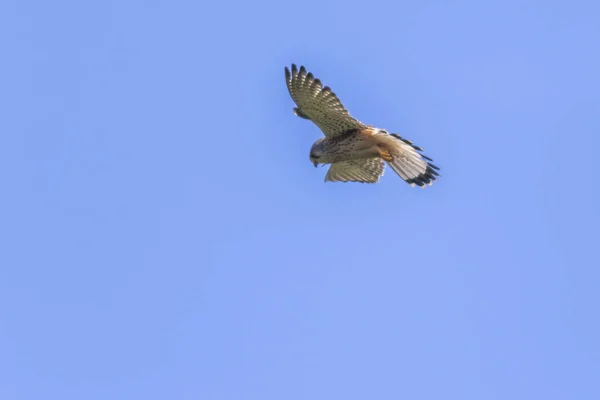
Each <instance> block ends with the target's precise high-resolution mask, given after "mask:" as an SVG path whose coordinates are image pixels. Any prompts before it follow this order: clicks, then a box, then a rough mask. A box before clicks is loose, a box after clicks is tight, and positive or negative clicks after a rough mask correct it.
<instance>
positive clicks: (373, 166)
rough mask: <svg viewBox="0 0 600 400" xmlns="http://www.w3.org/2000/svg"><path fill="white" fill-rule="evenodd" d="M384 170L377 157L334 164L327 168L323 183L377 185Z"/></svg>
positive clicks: (381, 161) (380, 160)
mask: <svg viewBox="0 0 600 400" xmlns="http://www.w3.org/2000/svg"><path fill="white" fill-rule="evenodd" d="M384 168H385V163H384V162H383V160H382V159H381V158H379V157H376V158H363V159H359V160H348V161H340V162H335V163H333V164H331V167H329V171H327V176H325V182H362V183H377V182H378V181H379V178H380V177H381V176H382V175H383V169H384Z"/></svg>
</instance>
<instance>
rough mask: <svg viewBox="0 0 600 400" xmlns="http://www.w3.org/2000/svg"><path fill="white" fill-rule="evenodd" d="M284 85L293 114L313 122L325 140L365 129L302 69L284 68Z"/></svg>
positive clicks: (338, 101)
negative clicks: (285, 85) (293, 105)
mask: <svg viewBox="0 0 600 400" xmlns="http://www.w3.org/2000/svg"><path fill="white" fill-rule="evenodd" d="M285 81H286V84H287V87H288V90H289V92H290V95H291V96H292V99H293V100H294V102H295V103H296V105H297V106H298V107H296V108H294V113H295V114H296V115H297V116H299V117H301V118H304V119H309V120H311V121H312V122H314V123H315V124H316V125H317V126H318V127H319V128H321V130H322V131H323V133H324V134H325V136H326V137H333V136H336V135H340V134H342V133H344V132H346V131H348V130H351V129H360V128H365V127H366V125H365V124H363V123H362V122H360V121H358V120H357V119H356V118H353V117H351V116H350V113H348V110H346V108H345V107H344V106H343V104H342V102H341V101H340V99H338V97H337V96H336V95H335V93H333V92H332V91H331V89H330V88H329V87H327V86H325V87H323V84H322V83H321V81H320V80H318V79H315V77H314V76H313V74H312V73H310V72H307V71H306V68H304V67H303V66H300V69H298V67H296V65H295V64H292V70H291V72H290V70H289V69H288V67H285Z"/></svg>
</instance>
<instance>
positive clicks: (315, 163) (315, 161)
mask: <svg viewBox="0 0 600 400" xmlns="http://www.w3.org/2000/svg"><path fill="white" fill-rule="evenodd" d="M312 162H313V165H314V166H315V168H317V166H318V165H319V162H318V161H317V160H312Z"/></svg>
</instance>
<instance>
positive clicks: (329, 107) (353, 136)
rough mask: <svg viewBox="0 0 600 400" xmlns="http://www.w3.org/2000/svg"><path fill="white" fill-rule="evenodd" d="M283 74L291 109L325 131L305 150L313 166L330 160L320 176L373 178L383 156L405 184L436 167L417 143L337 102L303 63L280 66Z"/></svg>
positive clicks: (429, 177)
mask: <svg viewBox="0 0 600 400" xmlns="http://www.w3.org/2000/svg"><path fill="white" fill-rule="evenodd" d="M285 80H286V84H287V87H288V90H289V92H290V95H291V97H292V99H293V100H294V102H295V103H296V105H297V107H295V108H294V113H295V114H296V115H297V116H299V117H301V118H304V119H308V120H310V121H312V122H313V123H315V124H316V125H317V126H318V127H319V128H320V129H321V131H322V132H323V134H324V135H325V137H323V138H320V139H318V140H317V141H316V142H315V143H314V144H313V146H312V148H311V150H310V160H311V161H312V162H313V164H314V165H315V166H317V165H318V164H331V166H330V168H329V171H328V172H327V175H326V177H325V181H326V182H363V183H376V182H378V181H379V178H380V177H381V176H382V175H383V171H384V168H385V163H384V161H385V162H387V163H388V164H389V166H390V167H391V168H392V169H393V170H394V171H395V172H396V173H397V174H398V175H399V176H400V177H401V178H402V179H403V180H404V181H406V182H407V183H409V184H410V185H411V186H415V185H416V186H421V187H425V186H426V185H432V184H433V182H434V181H436V180H437V177H438V176H439V174H438V172H437V170H439V168H438V167H436V166H435V165H433V164H431V161H433V160H431V159H430V158H429V157H426V156H425V155H423V154H420V153H419V152H421V151H422V149H421V148H420V147H417V146H415V145H413V144H412V142H411V141H409V140H406V139H404V138H402V137H401V136H400V135H397V134H395V133H392V134H389V133H388V132H387V131H386V130H384V129H378V128H375V127H373V126H370V125H366V124H364V123H362V122H360V121H359V120H357V119H356V118H353V117H352V116H350V113H349V112H348V110H346V108H345V107H344V106H343V104H342V102H341V101H340V100H339V98H338V97H337V96H336V95H335V93H333V92H332V91H331V89H330V88H329V87H327V86H325V87H324V86H323V84H322V83H321V81H320V80H318V79H316V78H315V77H314V76H313V74H312V73H310V72H307V70H306V68H304V67H303V66H301V67H300V69H298V68H297V67H296V65H295V64H292V69H291V71H290V70H289V69H288V68H287V67H286V68H285Z"/></svg>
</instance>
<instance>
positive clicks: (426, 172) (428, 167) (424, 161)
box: [388, 133, 440, 187]
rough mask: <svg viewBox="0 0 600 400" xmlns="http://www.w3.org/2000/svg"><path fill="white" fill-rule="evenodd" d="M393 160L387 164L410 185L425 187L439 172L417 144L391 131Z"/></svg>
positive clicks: (435, 178)
mask: <svg viewBox="0 0 600 400" xmlns="http://www.w3.org/2000/svg"><path fill="white" fill-rule="evenodd" d="M390 136H391V137H390V139H391V138H392V137H393V138H394V139H393V140H394V143H391V144H392V148H393V149H394V150H393V151H392V156H393V158H394V159H393V160H392V161H389V162H388V164H389V166H390V167H391V168H392V169H393V170H394V172H396V173H397V174H398V175H399V176H400V178H402V179H403V180H404V181H406V183H408V184H409V185H411V186H420V187H425V186H426V185H429V186H431V185H433V182H435V181H437V177H438V176H440V174H439V173H438V172H437V171H439V168H438V167H437V166H435V165H433V164H432V162H433V160H432V159H431V158H429V157H427V156H425V155H423V154H420V153H419V152H420V151H423V149H421V148H420V147H418V146H415V145H414V144H413V143H412V142H411V141H410V140H406V139H404V138H403V137H401V136H400V135H397V134H395V133H392V134H391V135H390Z"/></svg>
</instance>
